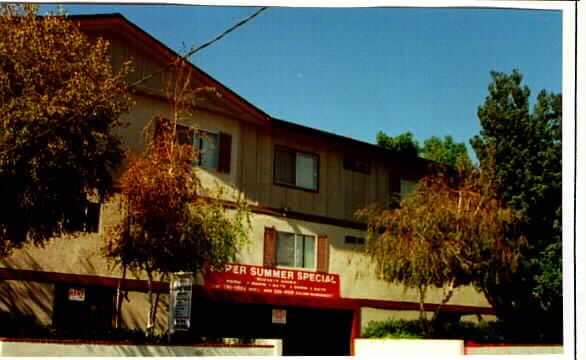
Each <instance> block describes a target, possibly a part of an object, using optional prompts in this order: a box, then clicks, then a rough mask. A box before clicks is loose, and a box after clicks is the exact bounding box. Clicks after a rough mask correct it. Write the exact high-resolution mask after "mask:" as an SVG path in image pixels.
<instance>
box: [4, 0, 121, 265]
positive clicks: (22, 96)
mask: <svg viewBox="0 0 586 360" xmlns="http://www.w3.org/2000/svg"><path fill="white" fill-rule="evenodd" d="M37 9H38V6H36V5H9V4H5V5H4V6H3V7H2V8H0V114H2V115H1V116H0V198H1V199H2V201H0V256H6V255H8V254H9V253H10V251H11V250H12V249H13V248H16V247H19V246H21V245H22V244H23V243H25V242H26V241H27V240H31V241H33V242H34V243H37V244H39V243H43V242H44V241H46V240H47V239H49V238H50V237H52V236H54V235H57V234H59V233H61V232H62V231H64V230H66V229H64V228H63V224H64V221H65V220H66V217H67V214H70V213H75V212H77V213H81V212H82V209H84V208H85V206H86V201H87V196H88V194H95V195H97V196H98V198H104V197H106V196H107V195H108V194H110V192H111V190H112V175H111V174H112V170H113V169H115V168H116V167H117V166H118V164H119V163H120V161H121V159H122V156H123V150H122V148H121V145H120V141H119V139H118V137H117V136H115V135H114V131H115V130H116V128H118V127H120V126H121V125H123V124H122V123H121V122H120V120H119V116H120V114H122V113H124V112H125V111H127V110H128V108H129V106H130V96H129V93H128V91H127V87H126V83H125V82H124V76H125V74H126V73H127V72H128V70H129V65H128V64H125V65H124V66H123V67H122V68H121V69H120V70H118V71H114V70H113V69H112V67H111V65H110V61H109V58H108V42H106V41H105V40H102V39H98V40H97V41H95V42H90V41H89V40H88V39H87V38H86V37H85V36H84V35H83V34H82V33H81V32H80V31H79V29H78V28H77V27H76V26H75V24H74V23H73V22H71V21H68V20H67V19H66V17H63V16H53V15H49V16H42V17H41V16H37Z"/></svg>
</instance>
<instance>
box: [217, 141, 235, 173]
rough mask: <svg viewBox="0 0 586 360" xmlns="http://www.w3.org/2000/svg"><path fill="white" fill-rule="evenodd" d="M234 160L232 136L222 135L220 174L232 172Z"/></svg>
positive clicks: (219, 161) (219, 162)
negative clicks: (231, 162)
mask: <svg viewBox="0 0 586 360" xmlns="http://www.w3.org/2000/svg"><path fill="white" fill-rule="evenodd" d="M231 159H232V135H230V134H226V133H220V154H219V160H218V171H219V172H225V173H229V172H230V160H231Z"/></svg>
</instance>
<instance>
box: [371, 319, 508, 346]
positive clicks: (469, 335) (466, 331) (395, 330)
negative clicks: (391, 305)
mask: <svg viewBox="0 0 586 360" xmlns="http://www.w3.org/2000/svg"><path fill="white" fill-rule="evenodd" d="M430 325H431V326H430V332H429V334H428V335H424V334H423V332H422V331H421V327H420V323H419V321H418V320H386V321H371V322H370V323H368V325H367V327H366V329H365V330H364V332H363V334H362V336H363V337H365V338H382V339H462V340H464V341H473V342H476V343H502V342H507V339H506V337H505V336H504V335H503V331H502V329H501V324H500V323H499V322H484V321H482V322H479V323H472V322H467V321H441V322H439V321H436V322H433V323H431V324H430Z"/></svg>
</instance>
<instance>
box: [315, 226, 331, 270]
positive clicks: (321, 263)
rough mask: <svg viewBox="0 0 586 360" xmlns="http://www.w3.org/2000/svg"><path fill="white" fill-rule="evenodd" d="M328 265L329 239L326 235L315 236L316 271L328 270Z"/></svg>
mask: <svg viewBox="0 0 586 360" xmlns="http://www.w3.org/2000/svg"><path fill="white" fill-rule="evenodd" d="M329 265H330V241H329V240H328V236H327V235H318V237H317V271H319V272H328V270H329Z"/></svg>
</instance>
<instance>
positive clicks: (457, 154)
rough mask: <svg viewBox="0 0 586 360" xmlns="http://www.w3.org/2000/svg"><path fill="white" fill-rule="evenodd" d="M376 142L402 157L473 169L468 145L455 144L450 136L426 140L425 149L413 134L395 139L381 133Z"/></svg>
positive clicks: (406, 134) (406, 133)
mask: <svg viewBox="0 0 586 360" xmlns="http://www.w3.org/2000/svg"><path fill="white" fill-rule="evenodd" d="M376 142H377V144H378V145H379V146H381V147H383V148H385V149H387V150H390V151H392V152H394V153H396V154H399V155H402V156H406V157H416V156H421V157H423V158H424V159H427V160H431V161H435V162H437V163H440V164H443V165H448V166H451V167H456V166H459V167H466V168H468V169H471V168H472V161H471V160H470V157H469V156H468V151H467V149H466V144H464V143H456V142H454V139H453V138H452V137H451V136H449V135H448V136H444V139H443V140H442V139H441V138H439V137H437V136H432V137H430V138H429V139H427V140H425V141H424V143H423V144H424V145H423V147H421V146H420V145H419V142H418V141H417V140H416V139H415V138H414V137H413V133H411V132H405V133H403V134H400V135H397V136H395V137H393V136H388V135H387V134H385V133H384V132H383V131H379V132H378V133H377V134H376Z"/></svg>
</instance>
